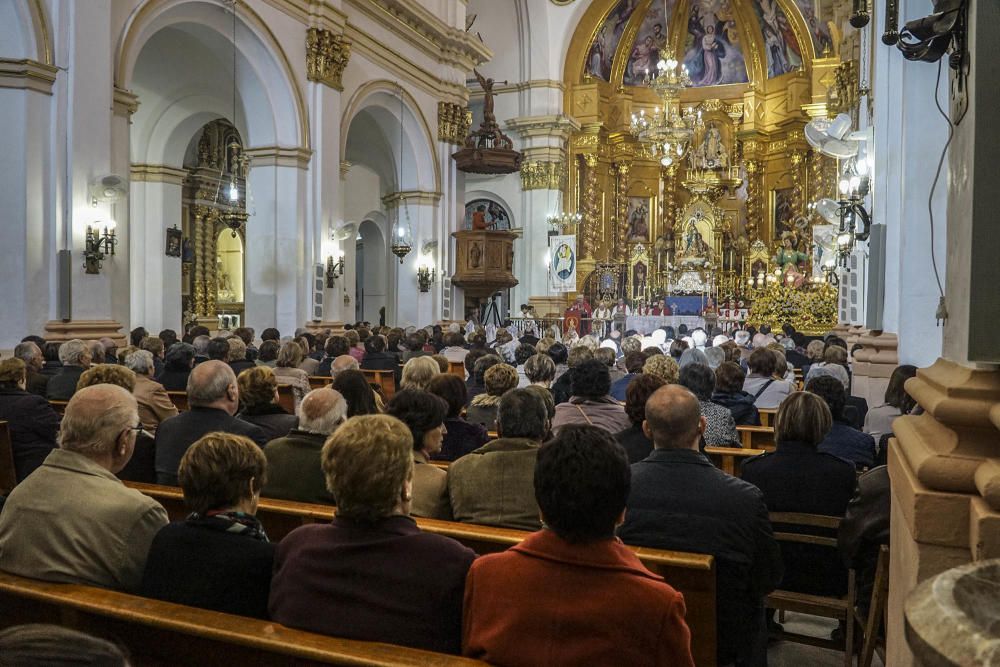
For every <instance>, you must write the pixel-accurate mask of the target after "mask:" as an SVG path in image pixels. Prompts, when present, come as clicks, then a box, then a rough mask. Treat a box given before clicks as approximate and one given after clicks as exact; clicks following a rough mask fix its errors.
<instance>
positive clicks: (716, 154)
mask: <svg viewBox="0 0 1000 667" xmlns="http://www.w3.org/2000/svg"><path fill="white" fill-rule="evenodd" d="M688 165H689V166H690V167H691V168H692V169H703V170H710V169H725V168H726V167H728V166H729V152H728V151H727V150H726V145H725V144H724V143H723V141H722V132H721V131H720V130H719V126H718V125H716V124H714V123H713V124H711V125H709V126H708V128H707V129H706V130H705V134H704V136H703V138H702V141H701V143H700V144H699V145H698V147H697V148H695V149H694V150H693V151H691V153H690V155H689V156H688Z"/></svg>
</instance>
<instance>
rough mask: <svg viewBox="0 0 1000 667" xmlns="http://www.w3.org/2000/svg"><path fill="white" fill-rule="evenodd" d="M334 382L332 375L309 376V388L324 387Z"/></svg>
mask: <svg viewBox="0 0 1000 667" xmlns="http://www.w3.org/2000/svg"><path fill="white" fill-rule="evenodd" d="M332 382H333V378H332V377H324V376H322V375H310V376H309V388H310V389H322V388H323V387H326V386H327V385H329V384H331V383H332Z"/></svg>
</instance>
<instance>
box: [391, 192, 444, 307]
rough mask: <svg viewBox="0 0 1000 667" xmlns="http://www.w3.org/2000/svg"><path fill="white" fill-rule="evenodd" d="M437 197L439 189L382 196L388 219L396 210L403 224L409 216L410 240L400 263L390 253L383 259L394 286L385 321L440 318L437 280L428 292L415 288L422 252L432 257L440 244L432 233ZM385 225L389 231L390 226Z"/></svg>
mask: <svg viewBox="0 0 1000 667" xmlns="http://www.w3.org/2000/svg"><path fill="white" fill-rule="evenodd" d="M440 201H441V194H440V193H437V192H420V191H418V190H411V191H406V192H394V193H391V194H388V195H386V196H385V197H383V198H382V204H383V205H384V206H385V209H386V215H387V216H388V217H389V219H390V220H396V219H397V214H398V216H399V219H401V220H402V221H403V224H406V221H407V220H409V226H410V231H411V238H412V242H413V247H412V249H411V250H410V253H409V254H408V255H406V256H405V257H404V258H403V263H402V264H400V263H399V260H398V259H397V258H396V257H395V256H394V255H391V254H390V255H389V259H388V260H387V266H390V267H392V268H390V269H389V271H390V276H394V277H392V278H390V284H394V285H395V289H390V290H389V295H388V298H387V299H386V322H393V323H394V324H395V325H396V326H400V327H407V326H416V327H422V326H426V325H427V324H431V323H433V322H437V321H438V320H439V319H440V316H439V313H440V303H441V299H440V291H439V289H437V288H436V287H437V285H438V284H439V283H440V281H439V280H438V281H437V282H435V287H434V288H432V289H431V290H430V291H428V292H420V291H419V290H418V289H417V268H418V267H419V265H420V260H421V256H422V254H423V253H425V252H426V253H428V254H429V255H430V256H431V257H432V258H435V259H436V257H437V248H438V246H440V243H438V242H437V238H438V237H437V236H436V233H437V229H436V226H437V225H436V222H437V220H438V211H437V209H438V206H439V204H440ZM388 229H389V231H390V232H391V231H392V227H389V228H388ZM387 243H388V244H390V245H391V243H392V239H391V238H390V239H387ZM435 266H437V264H436V262H435Z"/></svg>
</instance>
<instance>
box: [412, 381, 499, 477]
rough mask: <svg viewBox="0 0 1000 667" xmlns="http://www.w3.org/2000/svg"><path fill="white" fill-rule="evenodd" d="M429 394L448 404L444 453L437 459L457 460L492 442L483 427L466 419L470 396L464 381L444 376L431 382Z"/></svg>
mask: <svg viewBox="0 0 1000 667" xmlns="http://www.w3.org/2000/svg"><path fill="white" fill-rule="evenodd" d="M427 391H429V392H430V393H432V394H434V395H435V396H439V397H440V398H442V399H443V400H444V402H445V403H447V404H448V414H447V415H446V416H445V420H444V425H445V429H447V432H446V433H445V435H444V440H443V441H442V443H441V451H440V452H438V453H437V454H435V455H434V456H433V459H434V460H436V461H454V460H456V459H458V458H461V457H462V456H465V455H466V454H468V453H469V452H471V451H474V450H476V449H479V448H480V447H482V446H483V445H485V444H486V443H487V442H489V440H490V438H489V436H488V435H487V434H486V428H484V427H483V425H482V424H476V423H471V422H469V421H468V420H466V419H465V418H464V417H463V416H462V411H463V410H464V409H465V402H466V400H467V399H468V396H469V391H468V389H466V387H465V381H464V380H463V379H462V378H460V377H458V376H457V375H453V374H451V373H442V374H440V375H437V376H435V377H434V378H433V379H432V380H431V382H430V384H429V385H427Z"/></svg>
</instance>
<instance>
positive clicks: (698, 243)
mask: <svg viewBox="0 0 1000 667" xmlns="http://www.w3.org/2000/svg"><path fill="white" fill-rule="evenodd" d="M701 219H702V213H701V211H695V213H694V215H692V216H691V217H690V218H688V221H687V225H686V226H685V228H684V252H683V256H684V257H696V258H702V257H704V258H707V257H708V256H709V255H710V254H711V253H710V249H709V247H708V244H707V243H705V239H704V238H703V237H702V235H701V232H700V231H699V230H698V222H700V221H701Z"/></svg>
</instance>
